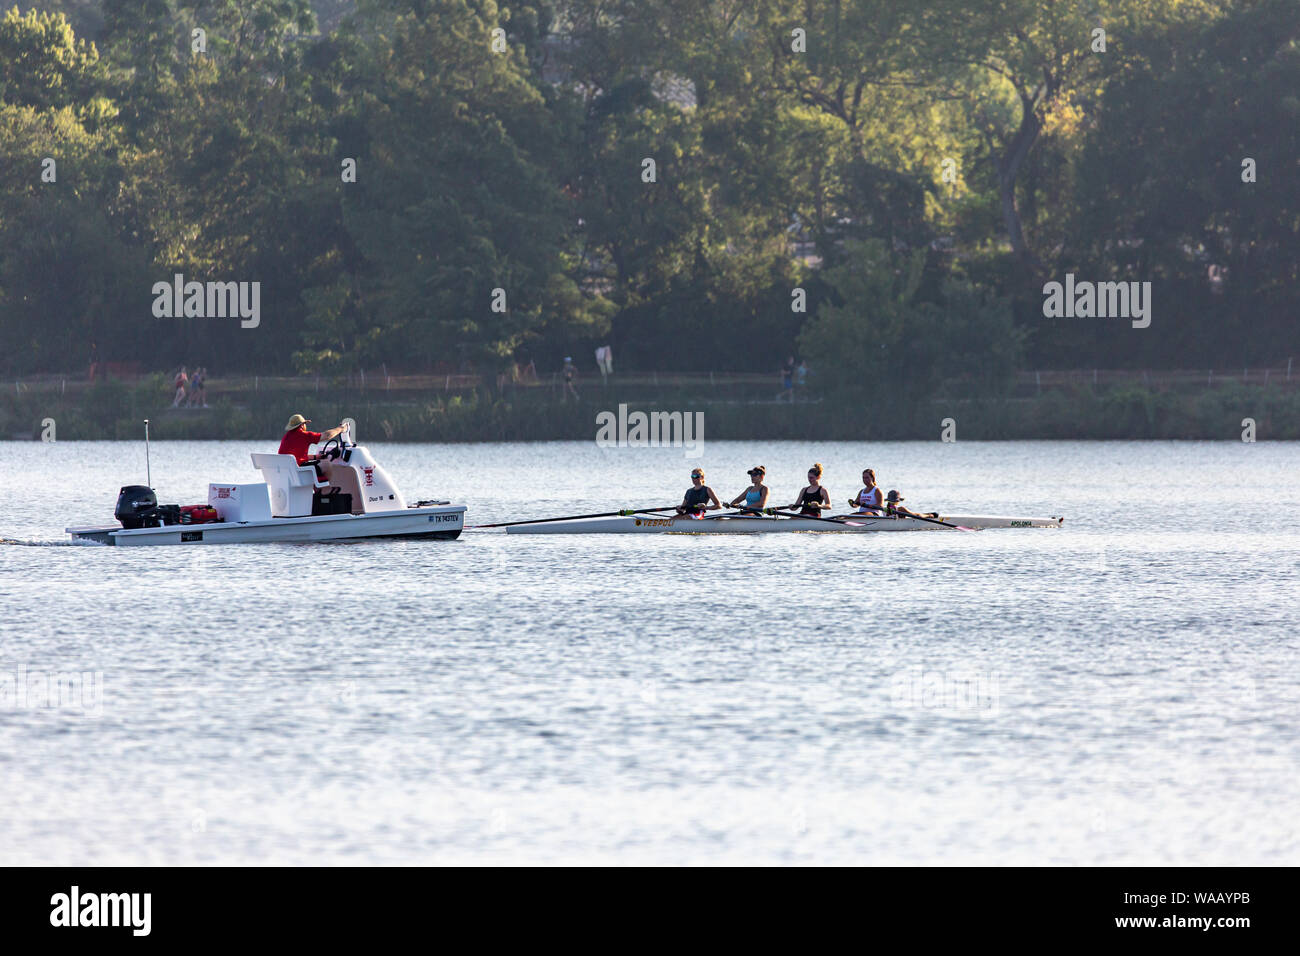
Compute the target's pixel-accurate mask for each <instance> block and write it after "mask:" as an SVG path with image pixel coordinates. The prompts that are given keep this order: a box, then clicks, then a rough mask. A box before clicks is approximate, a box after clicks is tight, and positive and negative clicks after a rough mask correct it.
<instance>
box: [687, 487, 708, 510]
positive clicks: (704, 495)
mask: <svg viewBox="0 0 1300 956" xmlns="http://www.w3.org/2000/svg"><path fill="white" fill-rule="evenodd" d="M712 494H713V492H712V491H711V490H710V489H709V486H708V485H700V487H698V488H688V489H687V490H686V499H685V504H686V506H687V510H688V511H691V512H698V511H703V510H704V507H705V505H707V504H708V503H709V497H710V496H711V495H712Z"/></svg>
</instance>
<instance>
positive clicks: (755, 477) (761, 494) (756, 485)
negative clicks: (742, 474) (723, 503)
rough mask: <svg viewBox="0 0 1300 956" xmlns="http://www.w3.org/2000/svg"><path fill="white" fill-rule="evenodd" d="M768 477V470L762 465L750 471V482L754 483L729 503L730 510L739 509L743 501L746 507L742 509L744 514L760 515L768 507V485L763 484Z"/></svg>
mask: <svg viewBox="0 0 1300 956" xmlns="http://www.w3.org/2000/svg"><path fill="white" fill-rule="evenodd" d="M766 476H767V469H766V468H764V467H763V466H762V465H755V466H754V467H753V468H751V469H749V480H750V482H752V483H751V484H750V486H749V487H748V488H746V489H745V490H744V491H742V492H741V493H740V494H738V495H736V497H734V498H732V499H731V501H729V502H728V503H727V507H728V508H735V507H737V506H738V505H739V504H740V502H741V500H742V499H743V500H744V502H745V507H744V508H742V509H741V511H742V512H743V513H744V514H760V513H762V511H763V509H764V508H765V507H767V485H765V484H763V479H764V478H765V477H766Z"/></svg>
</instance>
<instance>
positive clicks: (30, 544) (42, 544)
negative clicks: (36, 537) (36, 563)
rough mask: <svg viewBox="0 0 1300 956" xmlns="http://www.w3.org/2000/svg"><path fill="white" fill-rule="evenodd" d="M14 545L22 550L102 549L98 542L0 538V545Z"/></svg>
mask: <svg viewBox="0 0 1300 956" xmlns="http://www.w3.org/2000/svg"><path fill="white" fill-rule="evenodd" d="M3 544H15V545H19V546H21V547H24V548H85V547H90V548H102V547H104V545H103V544H101V543H100V542H98V541H23V540H22V539H20V538H0V545H3Z"/></svg>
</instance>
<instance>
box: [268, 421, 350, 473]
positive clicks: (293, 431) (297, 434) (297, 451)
mask: <svg viewBox="0 0 1300 956" xmlns="http://www.w3.org/2000/svg"><path fill="white" fill-rule="evenodd" d="M310 422H311V419H310V418H303V417H302V416H301V415H294V416H293V417H292V418H290V419H289V424H288V425H286V426H285V429H284V437H283V438H281V439H280V454H281V455H293V457H294V459H295V460H296V461H297V462H298V464H300V465H305V464H307V450H308V449H309V448H310V447H311V446H312V445H314V444H316V443H318V442H321V441H329V440H330V439H331V438H333V437H334V436H335V435H339V434H342V433H343V432H344V431H346V430H347V426H346V425H339V426H338V427H337V428H331V429H329V430H328V431H324V432H309V431H307V425H308V424H309V423H310Z"/></svg>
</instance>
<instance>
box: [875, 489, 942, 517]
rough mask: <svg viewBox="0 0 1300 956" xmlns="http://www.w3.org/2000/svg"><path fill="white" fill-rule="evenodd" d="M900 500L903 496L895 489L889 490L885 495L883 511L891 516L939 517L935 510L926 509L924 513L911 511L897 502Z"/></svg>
mask: <svg viewBox="0 0 1300 956" xmlns="http://www.w3.org/2000/svg"><path fill="white" fill-rule="evenodd" d="M902 500H903V496H902V495H900V494H899V493H898V492H897V491H890V492H889V494H887V495H885V513H886V514H887V515H889V516H890V517H891V518H937V517H939V513H938V512H937V511H927V512H926V513H925V514H921V513H920V512H918V511H913V510H911V509H910V508H907V507H904V506H903V505H901V504H899V502H901V501H902Z"/></svg>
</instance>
